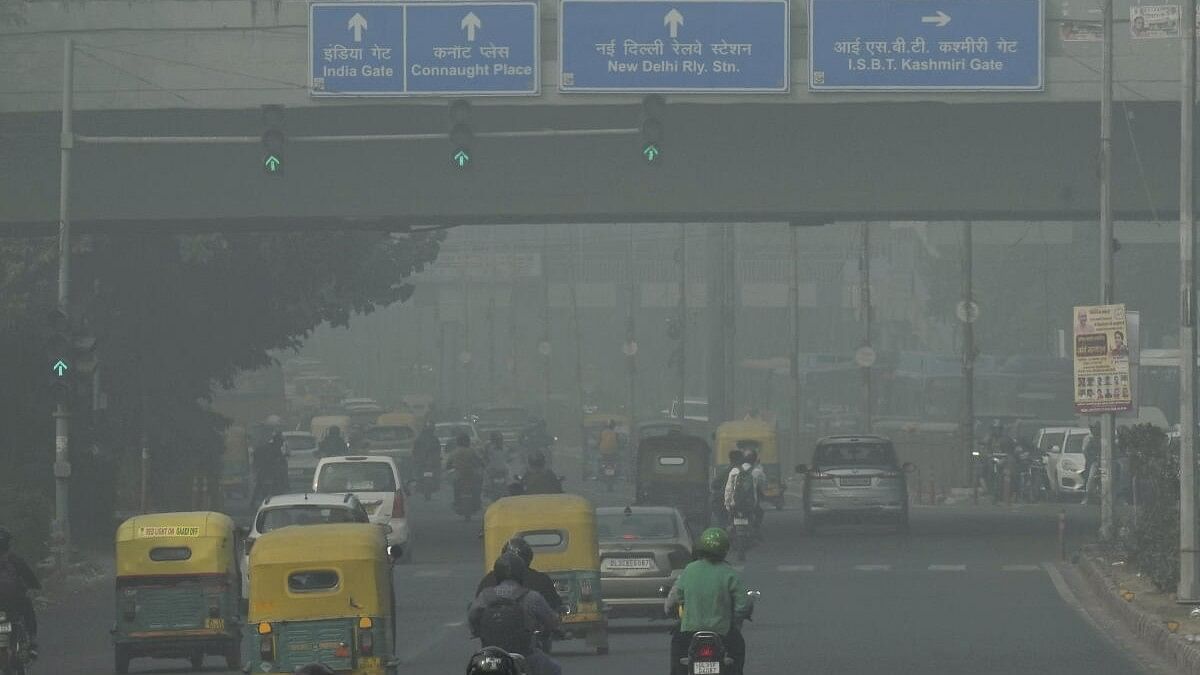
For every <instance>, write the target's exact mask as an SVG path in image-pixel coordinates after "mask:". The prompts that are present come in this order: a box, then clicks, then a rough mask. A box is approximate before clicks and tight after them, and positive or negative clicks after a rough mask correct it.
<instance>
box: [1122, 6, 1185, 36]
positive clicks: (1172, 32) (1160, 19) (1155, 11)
mask: <svg viewBox="0 0 1200 675" xmlns="http://www.w3.org/2000/svg"><path fill="white" fill-rule="evenodd" d="M1129 34H1130V36H1132V37H1133V38H1134V39H1135V40H1147V39H1161V38H1177V37H1179V34H1180V33H1179V5H1137V6H1133V7H1130V8H1129Z"/></svg>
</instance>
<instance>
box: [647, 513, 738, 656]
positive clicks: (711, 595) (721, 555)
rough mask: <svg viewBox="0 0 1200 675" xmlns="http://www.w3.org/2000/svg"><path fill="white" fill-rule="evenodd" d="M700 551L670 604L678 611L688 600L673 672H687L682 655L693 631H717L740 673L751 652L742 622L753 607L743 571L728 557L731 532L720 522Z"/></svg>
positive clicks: (675, 642) (674, 640) (675, 638)
mask: <svg viewBox="0 0 1200 675" xmlns="http://www.w3.org/2000/svg"><path fill="white" fill-rule="evenodd" d="M694 552H695V555H696V559H695V560H693V561H692V562H691V563H689V564H688V566H687V567H685V568H684V570H683V572H682V573H681V574H680V575H679V579H677V580H676V581H675V586H674V587H672V588H671V593H670V595H668V596H667V601H666V605H665V607H664V610H665V611H666V613H667V615H668V616H674V612H675V609H676V608H677V607H678V606H681V605H682V606H683V610H682V613H681V616H680V618H679V629H678V630H677V631H676V632H674V633H673V634H672V636H671V672H672V673H673V674H680V675H682V674H686V673H687V668H686V667H685V666H683V665H682V664H680V663H679V659H680V658H682V657H684V656H687V650H688V644H689V643H690V642H691V639H692V634H694V633H696V632H698V631H712V632H714V633H717V634H718V635H721V636H722V638H723V639H724V641H725V651H726V654H727V655H728V656H729V657H730V658H732V659H733V661H734V665H733V671H732V672H733V673H734V675H738V674H740V673H741V672H742V665H743V664H744V662H745V658H746V641H745V640H744V639H743V638H742V632H741V630H740V626H741V623H742V620H743V619H745V618H746V617H748V616H749V615H750V612H751V610H752V608H753V607H752V605H751V601H750V598H749V596H747V595H746V587H745V586H744V585H743V584H742V579H741V576H740V575H738V573H737V570H735V569H733V566H732V565H730V564H729V563H728V562H726V561H725V555H726V554H727V553H729V534H728V533H727V532H726V531H725V530H722V529H721V528H719V527H710V528H708V529H707V530H705V531H704V533H703V534H701V535H700V539H699V540H698V541H697V542H696V546H695V549H694Z"/></svg>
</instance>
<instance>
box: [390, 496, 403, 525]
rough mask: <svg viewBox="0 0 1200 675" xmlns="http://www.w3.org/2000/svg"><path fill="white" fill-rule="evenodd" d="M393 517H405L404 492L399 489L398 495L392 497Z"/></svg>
mask: <svg viewBox="0 0 1200 675" xmlns="http://www.w3.org/2000/svg"><path fill="white" fill-rule="evenodd" d="M392 517H393V518H403V517H404V493H403V492H400V491H397V492H396V496H395V497H392Z"/></svg>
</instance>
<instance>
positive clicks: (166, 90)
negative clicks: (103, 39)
mask: <svg viewBox="0 0 1200 675" xmlns="http://www.w3.org/2000/svg"><path fill="white" fill-rule="evenodd" d="M78 51H79V53H80V54H83V55H84V56H87V57H89V58H91V59H93V60H96V61H99V62H100V63H103V64H104V65H106V66H108V67H109V68H112V69H113V70H116V71H118V72H121V73H124V74H125V75H128V76H129V77H132V78H133V79H135V80H137V81H139V82H141V83H143V84H146V85H149V86H151V87H154V88H155V89H158V90H159V91H162V92H163V93H166V94H170V95H172V96H174V97H175V98H177V99H179V100H180V101H183V102H184V103H187V104H189V105H197V104H196V103H195V102H194V101H192V100H191V99H189V98H188V97H186V96H184V95H183V94H180V93H179V92H178V91H175V90H174V89H170V88H168V87H164V86H162V85H161V84H158V83H157V82H153V81H151V80H149V79H147V78H145V77H143V76H141V75H138V74H137V73H135V72H132V71H130V70H126V69H125V68H122V67H121V66H118V65H117V64H115V63H113V62H112V61H109V60H107V59H104V58H101V57H100V56H97V55H96V54H93V53H92V52H90V51H88V50H87V49H82V48H80V49H78Z"/></svg>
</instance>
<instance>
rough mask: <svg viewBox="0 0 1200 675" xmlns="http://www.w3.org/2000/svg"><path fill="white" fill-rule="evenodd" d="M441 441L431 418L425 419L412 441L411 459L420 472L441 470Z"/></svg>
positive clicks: (435, 472)
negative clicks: (419, 431)
mask: <svg viewBox="0 0 1200 675" xmlns="http://www.w3.org/2000/svg"><path fill="white" fill-rule="evenodd" d="M441 459H442V442H441V441H439V440H438V437H437V433H436V429H435V427H434V424H433V418H432V417H431V418H429V419H427V420H425V425H424V426H422V427H421V433H419V434H417V438H416V440H415V441H413V460H414V461H415V462H416V463H417V468H419V469H420V470H421V471H422V473H423V472H425V471H433V472H434V474H435V475H436V474H437V473H438V472H439V471H440V470H441V468H442V467H441V464H442V462H441Z"/></svg>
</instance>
